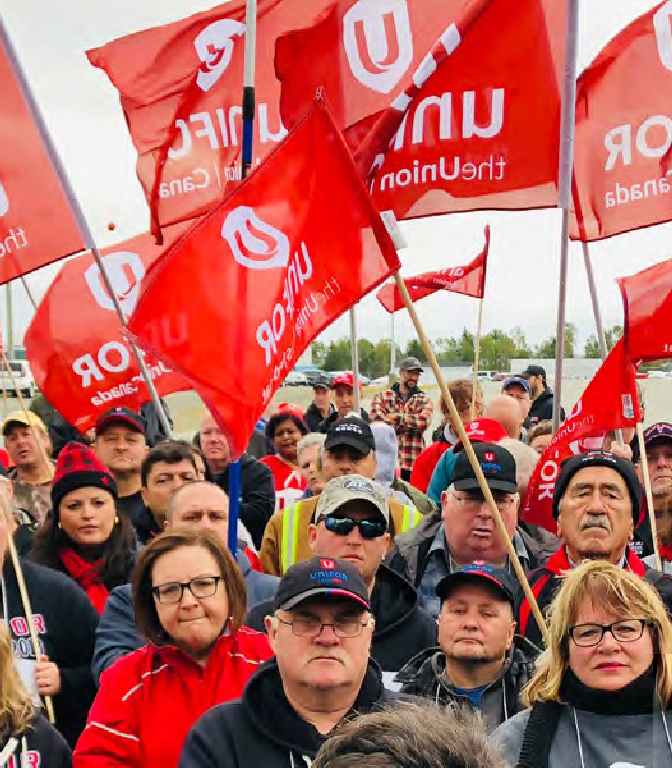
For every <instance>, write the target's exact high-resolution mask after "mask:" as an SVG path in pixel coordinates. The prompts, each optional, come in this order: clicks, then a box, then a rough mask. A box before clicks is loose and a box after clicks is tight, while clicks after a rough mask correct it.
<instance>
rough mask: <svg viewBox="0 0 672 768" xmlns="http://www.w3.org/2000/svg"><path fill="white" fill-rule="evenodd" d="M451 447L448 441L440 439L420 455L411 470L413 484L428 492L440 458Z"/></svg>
mask: <svg viewBox="0 0 672 768" xmlns="http://www.w3.org/2000/svg"><path fill="white" fill-rule="evenodd" d="M449 448H450V445H448V443H446V442H444V441H443V440H439V441H437V442H436V443H432V444H431V445H430V446H428V447H427V448H425V450H424V451H423V452H422V453H421V454H420V455H419V456H418V458H417V459H416V460H415V464H413V471H412V472H411V485H412V486H413V487H414V488H417V489H418V490H419V491H422V492H423V493H427V489H428V488H429V481H430V480H431V479H432V473H433V472H434V468H435V467H436V465H437V464H438V463H439V459H440V458H441V456H443V454H444V453H445V452H446V451H447V450H448V449H449Z"/></svg>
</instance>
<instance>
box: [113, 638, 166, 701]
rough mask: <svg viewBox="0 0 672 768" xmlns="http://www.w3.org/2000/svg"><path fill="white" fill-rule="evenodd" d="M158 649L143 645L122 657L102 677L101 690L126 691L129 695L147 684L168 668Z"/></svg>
mask: <svg viewBox="0 0 672 768" xmlns="http://www.w3.org/2000/svg"><path fill="white" fill-rule="evenodd" d="M167 666H168V665H167V664H166V663H163V662H162V660H161V658H160V656H159V654H158V653H157V652H156V649H154V648H152V646H150V645H143V646H142V648H138V649H137V650H135V651H132V652H131V653H127V654H125V655H124V656H120V657H119V658H118V659H117V660H116V661H115V662H114V664H112V665H111V666H109V667H108V668H107V669H106V670H105V671H104V672H103V673H102V674H101V676H100V688H106V689H108V690H110V689H112V690H121V689H123V690H126V689H127V691H126V692H127V693H129V692H130V691H132V690H134V689H135V688H136V687H139V686H140V684H144V683H146V682H147V681H148V680H150V679H151V678H152V677H153V676H154V675H155V674H160V673H161V672H163V671H164V670H165V669H166V668H167Z"/></svg>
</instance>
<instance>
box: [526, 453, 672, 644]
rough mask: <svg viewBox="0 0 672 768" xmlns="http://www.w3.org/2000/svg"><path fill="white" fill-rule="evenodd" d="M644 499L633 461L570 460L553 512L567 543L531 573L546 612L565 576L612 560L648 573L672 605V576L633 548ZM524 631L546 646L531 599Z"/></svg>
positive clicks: (604, 456) (593, 456)
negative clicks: (591, 562)
mask: <svg viewBox="0 0 672 768" xmlns="http://www.w3.org/2000/svg"><path fill="white" fill-rule="evenodd" d="M641 500H642V487H641V485H640V483H639V480H638V479H637V475H636V474H635V468H634V466H633V464H632V462H630V461H627V460H626V459H622V458H620V457H618V456H615V455H614V454H613V453H609V452H608V451H590V452H589V453H584V454H581V455H579V456H573V457H572V458H570V459H568V460H567V461H565V462H564V464H563V465H562V469H561V470H560V474H559V476H558V479H557V481H556V483H555V491H554V494H553V515H554V517H555V519H556V520H557V524H558V536H559V537H560V538H561V539H562V546H561V547H560V549H559V550H558V551H557V552H556V553H555V554H554V555H553V556H552V557H551V558H550V560H549V561H548V562H547V563H546V565H545V566H544V567H543V568H539V569H537V570H536V571H534V572H532V573H531V574H530V575H529V577H528V578H529V582H530V585H531V586H532V592H533V593H534V595H535V597H536V598H537V603H538V604H539V608H540V609H541V611H542V613H544V611H545V609H546V608H547V607H548V605H549V604H550V603H551V602H552V600H553V598H554V597H555V593H556V592H557V590H558V589H559V588H560V583H561V579H562V578H563V576H564V574H566V573H567V571H569V570H570V569H571V568H573V567H575V566H576V565H579V564H580V563H582V562H583V561H584V560H607V561H609V562H610V563H613V564H614V565H619V566H620V567H621V568H627V569H628V570H630V571H632V572H633V573H636V574H637V575H639V576H645V578H647V579H648V580H649V581H650V582H651V583H652V584H653V585H654V586H655V587H656V589H657V590H658V592H659V593H660V596H661V598H662V599H663V602H664V603H665V604H666V605H667V606H668V609H669V607H670V606H671V605H672V578H670V577H669V576H663V574H661V573H660V572H659V571H656V570H654V569H652V568H648V567H647V566H646V565H645V563H644V562H643V561H642V560H641V559H640V558H639V557H638V556H637V555H636V554H635V553H634V552H633V551H632V549H631V547H630V542H631V539H632V534H633V531H634V528H635V526H636V525H637V524H638V523H639V519H640V513H641V508H642V505H641ZM518 631H519V633H520V634H521V635H524V636H525V637H527V638H528V639H529V640H531V641H532V642H533V643H534V644H535V645H538V646H539V647H542V646H543V641H542V637H541V631H540V629H539V627H538V626H537V623H536V621H535V620H534V617H533V616H531V611H530V605H529V603H528V601H527V600H526V599H525V600H523V602H522V604H521V607H520V610H519V613H518Z"/></svg>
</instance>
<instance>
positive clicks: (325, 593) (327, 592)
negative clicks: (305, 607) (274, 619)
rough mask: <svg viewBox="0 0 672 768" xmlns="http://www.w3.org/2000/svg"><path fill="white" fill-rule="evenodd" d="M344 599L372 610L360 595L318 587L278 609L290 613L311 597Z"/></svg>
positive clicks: (287, 601) (297, 596) (295, 597)
mask: <svg viewBox="0 0 672 768" xmlns="http://www.w3.org/2000/svg"><path fill="white" fill-rule="evenodd" d="M317 596H322V597H344V598H346V599H348V600H352V602H353V603H357V604H358V605H361V606H362V608H364V609H365V610H367V611H370V610H371V606H370V605H369V604H368V603H367V602H366V600H362V598H361V597H360V596H359V595H356V594H354V592H350V591H349V590H347V589H338V588H337V587H336V588H334V587H316V588H315V589H309V590H306V591H305V592H302V593H301V594H300V595H295V596H294V597H292V598H290V599H289V600H285V602H284V603H282V605H279V606H278V607H277V610H281V611H289V610H291V609H292V608H296V606H297V605H300V604H301V603H303V602H305V601H306V600H310V598H311V597H317Z"/></svg>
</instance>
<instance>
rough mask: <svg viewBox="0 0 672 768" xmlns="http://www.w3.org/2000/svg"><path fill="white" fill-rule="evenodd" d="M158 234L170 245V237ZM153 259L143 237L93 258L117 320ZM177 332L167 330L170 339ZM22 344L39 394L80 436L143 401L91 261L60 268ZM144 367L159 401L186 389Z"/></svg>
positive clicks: (142, 387) (161, 370) (169, 375)
mask: <svg viewBox="0 0 672 768" xmlns="http://www.w3.org/2000/svg"><path fill="white" fill-rule="evenodd" d="M166 234H167V235H170V236H171V240H174V239H175V237H176V235H177V234H178V233H176V232H171V231H170V230H167V231H166ZM161 253H162V249H160V248H158V247H157V246H156V245H155V244H154V238H153V237H152V236H151V235H149V234H146V235H140V236H139V237H135V238H133V239H131V240H127V241H125V242H123V243H118V244H117V245H114V246H111V247H109V248H105V249H103V250H101V256H102V259H103V264H104V265H105V269H106V271H107V274H108V275H109V278H110V281H111V283H112V286H113V288H114V291H115V294H116V296H117V298H118V299H119V303H120V305H121V309H122V311H123V312H124V314H126V315H128V314H130V313H131V312H132V311H133V309H134V308H135V305H136V303H137V301H138V298H139V296H140V289H141V286H142V281H143V280H144V277H145V273H146V271H147V269H148V268H149V267H150V266H151V264H152V263H153V262H154V260H155V259H156V258H157V257H158V256H159V255H160V254H161ZM180 332H181V331H180V328H177V327H175V326H171V328H170V333H174V334H177V335H179V334H180ZM25 344H26V351H27V355H28V361H29V362H30V367H31V371H32V372H33V375H34V377H35V383H36V384H37V386H38V387H39V389H40V391H41V392H43V393H44V396H45V397H46V398H47V400H48V401H49V402H50V403H51V404H52V405H53V406H54V407H55V408H56V410H57V411H58V412H59V413H61V414H62V415H63V416H64V417H65V419H66V420H67V421H68V422H69V423H70V424H72V425H73V426H75V427H76V428H77V429H78V430H79V431H80V432H85V431H86V430H87V429H89V428H90V427H92V426H93V425H94V424H95V422H96V419H97V418H98V416H99V415H100V414H101V413H104V412H105V411H107V410H109V409H110V408H113V407H115V406H118V405H120V406H126V407H127V408H133V409H134V410H138V409H139V407H140V405H141V404H142V403H144V402H147V401H148V400H149V399H150V397H149V392H148V391H147V386H146V384H145V382H144V381H143V379H142V376H141V374H140V370H139V368H138V365H137V363H136V360H135V358H134V356H133V353H132V352H131V349H130V347H129V346H128V342H127V341H126V339H125V338H124V337H123V336H122V334H121V330H120V327H119V318H118V317H117V314H116V312H115V310H114V305H113V304H112V300H111V298H110V296H109V294H108V292H107V289H106V287H105V283H104V281H103V278H102V275H101V274H100V270H99V269H98V265H97V264H96V262H95V261H94V259H93V256H92V255H91V254H88V253H87V254H83V255H82V256H78V257H77V258H75V259H72V260H71V261H69V262H67V264H65V265H64V266H63V269H62V270H61V272H60V273H59V274H58V276H57V277H56V279H55V280H54V282H53V283H52V284H51V285H50V286H49V290H48V291H47V293H46V294H45V296H44V298H43V300H42V302H41V303H40V305H39V307H38V309H37V312H36V313H35V316H34V318H33V320H32V322H31V324H30V327H29V328H28V330H27V332H26V336H25ZM146 362H147V367H148V369H149V371H150V375H151V376H152V379H153V381H154V384H155V386H156V389H157V391H158V392H159V394H160V395H167V394H170V393H171V392H177V391H179V390H182V389H189V384H188V382H187V381H186V380H185V379H184V378H182V377H181V376H178V375H177V374H176V373H173V372H172V371H170V370H169V369H168V368H167V366H165V365H164V364H163V363H160V362H159V361H157V360H154V359H152V358H151V357H150V356H148V357H147V358H146Z"/></svg>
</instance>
